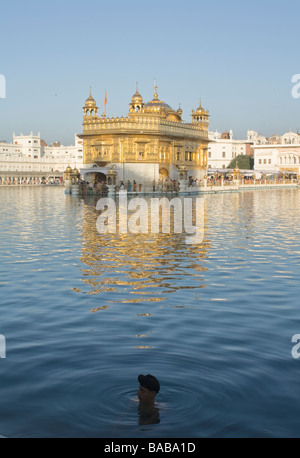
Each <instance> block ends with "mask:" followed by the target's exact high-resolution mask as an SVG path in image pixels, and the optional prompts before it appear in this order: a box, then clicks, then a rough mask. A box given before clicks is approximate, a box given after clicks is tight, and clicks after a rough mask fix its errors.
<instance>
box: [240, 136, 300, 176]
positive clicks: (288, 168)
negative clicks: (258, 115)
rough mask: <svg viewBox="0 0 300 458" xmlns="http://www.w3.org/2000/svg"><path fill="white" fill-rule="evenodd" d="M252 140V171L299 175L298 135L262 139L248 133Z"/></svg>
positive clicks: (299, 145)
mask: <svg viewBox="0 0 300 458" xmlns="http://www.w3.org/2000/svg"><path fill="white" fill-rule="evenodd" d="M248 138H251V139H253V140H254V145H253V150H254V170H255V171H256V172H258V173H259V174H272V173H274V174H279V173H283V174H287V175H293V174H295V175H298V176H299V175H300V135H299V134H298V133H295V132H288V133H286V134H284V135H282V136H278V135H273V136H272V137H269V138H267V137H264V136H262V135H258V134H257V132H255V131H248Z"/></svg>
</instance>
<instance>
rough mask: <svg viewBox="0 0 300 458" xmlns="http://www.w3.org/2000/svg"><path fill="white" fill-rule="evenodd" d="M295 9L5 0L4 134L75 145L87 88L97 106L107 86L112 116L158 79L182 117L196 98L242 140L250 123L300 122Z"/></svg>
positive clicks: (196, 0)
mask: <svg viewBox="0 0 300 458" xmlns="http://www.w3.org/2000/svg"><path fill="white" fill-rule="evenodd" d="M299 16H300V2H299V1H298V0H296V1H295V0H285V1H278V0H272V1H271V0H260V1H259V2H258V1H251V2H250V1H248V0H244V1H242V2H241V1H240V0H239V1H236V0H227V1H226V2H225V1H224V0H222V1H221V0H210V1H207V0H206V1H202V0H181V1H178V0H160V1H158V0H152V1H151V2H142V1H136V0H127V1H126V0H122V1H120V0H110V1H109V2H108V1H105V2H104V1H102V0H97V1H96V0H89V1H88V2H83V1H82V0H81V1H78V0H72V1H69V0H59V1H57V0H51V2H48V1H43V2H41V1H40V0H39V1H37V0H28V1H26V2H25V1H24V0H22V1H18V0H17V1H14V0H10V1H9V2H5V4H4V3H2V5H1V8H0V19H1V26H0V40H1V41H0V43H1V46H0V75H3V76H4V78H5V81H6V93H5V96H6V97H5V98H0V139H1V140H6V141H11V140H12V136H13V133H14V132H15V133H16V134H18V135H19V134H20V133H23V134H24V135H25V134H29V133H30V132H31V131H33V133H34V134H37V133H38V132H40V133H41V137H42V138H43V139H44V140H45V141H46V142H47V143H49V144H50V143H52V142H55V141H58V140H60V141H61V143H62V144H64V145H71V144H74V135H75V134H76V133H81V132H82V121H83V110H82V107H83V106H84V103H85V100H86V99H87V97H88V96H89V91H90V87H91V88H92V95H93V97H94V98H95V100H96V101H97V104H98V106H99V113H100V114H102V113H103V112H104V94H105V91H107V98H108V103H107V116H109V117H110V116H113V117H117V116H126V115H127V113H128V110H129V103H130V100H131V97H132V95H133V94H134V92H135V90H136V82H138V83H139V92H140V93H141V94H142V96H143V99H144V102H148V101H149V100H151V99H152V98H153V93H154V89H153V87H154V82H155V81H156V84H157V86H158V96H159V98H160V99H161V100H164V101H165V102H166V103H168V104H169V105H171V107H172V108H173V109H175V110H177V109H178V107H179V104H180V105H181V108H182V110H183V119H184V121H186V122H191V113H192V110H193V109H196V108H197V107H198V106H199V101H200V98H201V101H202V105H203V106H204V108H206V109H208V110H209V112H210V130H211V131H214V130H218V131H220V132H223V131H225V130H229V129H232V130H233V133H234V138H236V139H245V138H246V136H247V130H248V129H253V130H256V131H258V132H259V133H262V134H263V135H266V136H270V135H273V134H275V133H277V134H280V135H282V134H283V133H285V132H288V131H290V130H293V131H297V130H298V129H299V131H300V119H299V112H300V98H298V99H296V98H293V96H292V89H293V86H295V83H292V78H293V75H296V74H300V60H299V58H298V57H299V43H300V27H299ZM299 78H300V77H299ZM2 80H3V78H2ZM0 81H1V79H0ZM2 89H3V88H2ZM2 92H3V91H2ZM299 93H300V90H299ZM0 96H1V87H0Z"/></svg>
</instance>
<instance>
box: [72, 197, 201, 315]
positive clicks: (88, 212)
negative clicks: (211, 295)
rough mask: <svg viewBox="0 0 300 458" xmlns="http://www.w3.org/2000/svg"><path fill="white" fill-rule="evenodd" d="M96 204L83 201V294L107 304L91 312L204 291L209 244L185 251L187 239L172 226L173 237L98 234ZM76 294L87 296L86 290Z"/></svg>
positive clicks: (171, 235)
mask: <svg viewBox="0 0 300 458" xmlns="http://www.w3.org/2000/svg"><path fill="white" fill-rule="evenodd" d="M97 200H98V199H97V198H94V197H92V196H87V197H85V198H84V200H83V223H82V237H83V240H82V256H81V261H82V263H83V264H85V265H86V266H87V268H86V269H82V274H83V278H82V280H83V281H84V283H86V285H88V291H86V292H85V294H89V295H95V294H99V295H101V294H103V295H104V296H105V298H104V297H103V299H104V301H105V304H102V303H100V304H99V307H94V308H93V309H92V311H93V312H95V311H98V310H105V309H106V308H107V307H108V306H109V303H115V302H118V303H140V302H161V301H164V300H166V299H168V295H169V294H170V293H172V292H176V291H178V290H180V289H193V288H201V287H203V278H202V277H203V272H204V271H205V270H206V267H205V265H204V262H203V261H204V260H205V258H206V257H207V250H208V248H209V243H208V241H207V240H206V239H205V238H204V240H203V243H201V244H198V245H187V244H186V242H185V234H184V233H183V234H175V233H174V230H173V229H174V228H173V225H172V224H171V232H170V233H169V234H162V233H159V234H152V233H149V234H131V233H127V234H120V233H116V234H99V232H98V231H97V227H96V222H97V218H98V216H99V212H98V211H97V210H96V204H97ZM187 276H189V277H191V278H189V281H186V277H187ZM192 278H193V280H194V281H193V282H191V281H190V280H191V279H192ZM74 291H76V292H78V293H83V289H82V288H74Z"/></svg>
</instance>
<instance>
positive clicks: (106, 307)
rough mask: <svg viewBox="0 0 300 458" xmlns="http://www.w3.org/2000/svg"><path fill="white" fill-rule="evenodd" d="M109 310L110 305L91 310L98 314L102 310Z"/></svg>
mask: <svg viewBox="0 0 300 458" xmlns="http://www.w3.org/2000/svg"><path fill="white" fill-rule="evenodd" d="M108 308H109V307H108V305H104V306H103V307H97V308H95V309H91V312H92V313H96V312H99V311H100V310H107V309H108Z"/></svg>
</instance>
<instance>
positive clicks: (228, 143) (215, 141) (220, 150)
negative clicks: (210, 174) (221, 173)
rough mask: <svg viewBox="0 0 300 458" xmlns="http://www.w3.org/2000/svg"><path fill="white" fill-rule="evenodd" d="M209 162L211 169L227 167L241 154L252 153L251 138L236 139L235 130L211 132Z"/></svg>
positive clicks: (208, 152)
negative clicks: (234, 136)
mask: <svg viewBox="0 0 300 458" xmlns="http://www.w3.org/2000/svg"><path fill="white" fill-rule="evenodd" d="M208 136H209V140H211V143H209V144H208V150H207V163H208V168H209V169H226V168H227V167H228V165H229V164H230V162H231V161H232V159H235V158H236V157H237V156H240V155H251V149H250V148H251V144H252V142H251V140H234V139H233V132H232V130H230V131H229V132H224V133H222V134H221V133H220V132H218V131H216V132H209V134H208Z"/></svg>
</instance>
